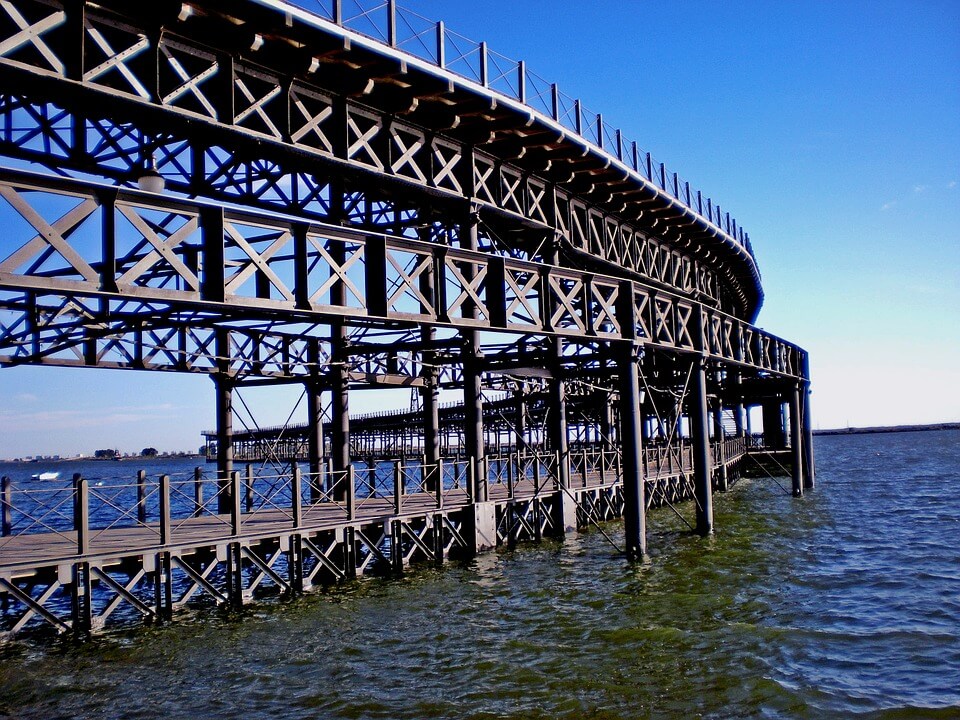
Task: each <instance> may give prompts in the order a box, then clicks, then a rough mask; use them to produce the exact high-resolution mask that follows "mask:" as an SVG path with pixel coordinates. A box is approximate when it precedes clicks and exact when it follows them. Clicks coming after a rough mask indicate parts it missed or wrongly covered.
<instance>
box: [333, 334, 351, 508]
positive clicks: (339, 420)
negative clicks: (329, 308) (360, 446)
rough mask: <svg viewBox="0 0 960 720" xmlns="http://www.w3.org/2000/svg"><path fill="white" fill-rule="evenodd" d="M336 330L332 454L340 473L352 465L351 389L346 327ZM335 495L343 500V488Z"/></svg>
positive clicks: (334, 466)
mask: <svg viewBox="0 0 960 720" xmlns="http://www.w3.org/2000/svg"><path fill="white" fill-rule="evenodd" d="M335 330H336V334H335V336H334V343H333V347H334V357H335V359H336V366H335V367H334V368H333V372H332V374H333V388H332V394H333V397H332V414H333V443H332V447H331V448H330V456H331V458H332V460H333V470H334V472H336V473H337V474H340V473H343V472H345V471H346V470H347V468H349V467H350V390H349V376H348V373H347V368H346V362H347V355H346V342H347V340H346V329H345V328H344V327H339V328H335ZM333 496H334V498H335V499H337V500H342V499H343V489H341V488H334V490H333Z"/></svg>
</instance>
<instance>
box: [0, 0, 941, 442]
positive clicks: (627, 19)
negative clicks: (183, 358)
mask: <svg viewBox="0 0 960 720" xmlns="http://www.w3.org/2000/svg"><path fill="white" fill-rule="evenodd" d="M301 4H304V5H308V4H309V3H308V0H303V2H302V3H301ZM402 4H403V5H405V6H406V7H408V8H410V9H412V10H414V11H416V12H418V13H420V14H421V15H424V16H426V17H429V18H431V19H443V20H445V21H446V23H447V25H448V27H450V28H451V29H453V30H456V31H457V32H459V33H461V34H463V35H466V36H468V37H471V38H473V39H476V40H486V41H487V42H488V43H489V45H490V47H491V48H492V49H493V50H496V51H497V52H499V53H501V54H503V55H506V56H508V57H511V58H516V59H523V60H526V61H527V64H528V66H529V67H530V68H531V69H532V70H533V71H534V72H536V73H537V74H538V75H540V76H542V77H544V78H546V79H548V80H551V81H555V82H557V83H559V85H560V88H561V90H562V91H564V92H565V93H567V94H569V95H572V96H575V97H580V98H581V100H582V101H583V103H584V104H585V105H586V106H587V107H588V108H589V109H590V110H593V111H599V112H602V113H603V115H604V117H605V119H607V120H608V121H610V122H612V123H614V124H615V125H617V126H619V127H621V128H622V129H623V131H624V134H625V136H627V137H629V138H632V139H636V140H637V141H638V143H639V144H640V145H641V146H642V147H643V148H644V149H645V150H649V151H651V152H652V153H653V154H654V155H655V156H656V157H657V158H658V159H659V160H662V161H664V162H666V163H667V165H668V167H670V168H672V169H674V170H677V171H678V172H680V174H681V175H682V176H684V177H685V178H687V179H689V180H690V181H691V184H693V185H695V186H696V187H699V188H701V189H702V190H703V191H704V192H705V193H706V194H708V195H710V196H712V197H713V198H714V199H716V200H717V201H719V202H720V203H721V205H722V206H723V207H724V209H728V210H729V211H730V212H731V213H732V214H733V215H734V216H735V217H736V218H737V219H738V221H739V222H740V223H741V224H742V225H743V227H744V228H745V229H746V231H747V232H749V234H750V237H751V240H752V242H753V246H754V249H755V251H756V254H757V258H758V262H759V266H760V270H761V273H762V275H763V284H764V289H765V292H766V302H765V305H764V309H763V310H762V312H761V314H760V317H759V319H758V325H760V326H762V327H764V328H765V329H767V330H769V331H771V332H773V333H775V334H778V335H781V336H782V337H785V338H787V339H789V340H791V341H794V342H797V343H798V344H800V345H802V346H803V347H805V348H807V349H808V350H809V351H810V352H811V358H812V373H813V382H814V396H813V410H814V414H815V424H816V425H818V426H820V427H837V426H845V425H848V424H849V425H861V426H862V425H889V424H897V423H921V422H940V421H950V420H953V421H955V420H960V230H958V218H960V3H957V2H952V1H951V2H926V1H919V0H915V1H913V2H869V3H867V2H844V3H826V2H823V3H820V2H803V3H799V2H798V3H769V2H724V3H716V2H702V3H701V2H676V3H674V2H670V3H668V2H656V3H653V2H642V3H641V2H617V3H614V2H604V1H599V2H597V1H595V2H590V3H584V2H577V3H572V2H571V3H560V2H550V1H547V0H526V1H524V0H512V1H511V2H501V1H499V0H486V1H485V2H482V3H477V2H442V1H441V0H404V2H403V3H402ZM297 394H298V393H297V392H295V391H290V390H287V391H285V392H282V393H280V394H279V396H278V397H279V399H278V400H276V401H274V400H271V399H268V398H267V397H266V396H265V395H263V394H262V393H260V397H258V398H257V400H258V403H257V406H258V407H261V408H262V410H260V411H259V412H262V415H260V417H259V418H258V419H259V420H261V422H264V423H273V422H282V421H283V420H284V419H285V417H286V415H287V414H288V413H289V411H290V409H291V408H292V406H293V405H294V404H295V402H296V400H297ZM369 397H371V396H370V395H369V394H367V395H366V397H364V398H362V399H358V401H357V403H355V404H354V407H357V406H359V407H363V405H364V403H368V402H369V400H368V399H367V398H369ZM406 397H407V396H406V395H402V396H397V397H396V400H397V403H398V404H399V405H403V404H405V403H406ZM212 425H213V387H212V383H211V382H210V381H209V380H208V379H206V378H195V377H187V378H185V377H177V376H172V375H162V376H158V375H157V374H147V373H120V372H114V373H109V372H100V371H90V370H53V369H47V368H16V369H4V370H0V429H2V433H0V457H6V456H15V455H23V454H32V453H52V452H80V451H82V452H90V451H91V450H93V449H95V448H96V447H106V446H117V447H119V448H120V449H121V450H139V449H140V448H141V447H143V446H145V445H155V446H157V447H160V448H161V449H177V448H189V447H195V446H196V445H197V444H198V440H199V431H200V430H201V429H203V428H209V427H212Z"/></svg>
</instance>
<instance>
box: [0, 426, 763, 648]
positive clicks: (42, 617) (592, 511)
mask: <svg viewBox="0 0 960 720" xmlns="http://www.w3.org/2000/svg"><path fill="white" fill-rule="evenodd" d="M718 450H719V448H718ZM745 451H746V449H745V445H744V443H743V442H732V441H728V442H727V447H725V450H724V452H725V453H726V454H725V456H724V461H723V463H720V462H718V463H717V464H716V466H715V471H716V472H715V475H716V478H717V482H718V483H719V482H720V479H721V476H726V471H727V470H729V469H730V468H733V467H735V466H736V465H737V464H738V463H739V462H740V460H741V458H742V457H743V453H745ZM718 457H719V452H718ZM650 458H651V462H654V461H656V460H657V459H658V458H657V457H656V456H655V454H654V453H651V456H650ZM663 459H665V456H664V455H663V454H662V453H661V454H660V455H659V460H661V461H662V460H663ZM673 460H674V461H675V462H674V461H671V462H670V463H668V464H666V465H664V464H663V463H662V462H658V463H657V465H658V466H659V467H657V466H651V467H649V468H648V473H647V477H646V490H647V500H646V502H647V505H648V506H649V505H655V504H663V503H664V502H670V503H673V502H678V501H681V500H683V499H686V498H688V497H691V496H692V494H693V488H692V483H691V482H690V481H689V480H688V476H689V474H690V472H691V470H692V466H691V463H692V459H691V458H690V457H689V453H688V454H687V455H684V454H683V453H682V452H681V453H680V454H678V455H677V456H676V457H675V458H674V459H673ZM451 470H452V472H451ZM506 470H507V469H506V468H505V466H503V465H501V466H500V468H499V471H498V472H491V473H489V475H488V477H489V479H490V480H491V482H489V484H488V486H487V488H486V497H485V498H484V499H483V500H479V499H475V498H473V497H471V495H470V494H469V493H468V492H467V489H466V488H467V487H471V486H472V485H470V484H463V485H461V484H460V482H459V480H457V479H456V478H457V477H458V473H459V474H460V476H461V477H462V476H463V475H464V474H465V473H463V472H462V468H460V469H458V468H452V469H450V468H448V472H447V475H446V476H445V478H446V479H445V487H444V489H443V491H442V492H440V493H438V492H437V491H436V490H435V489H434V490H432V491H429V492H428V491H425V490H424V489H423V488H422V487H419V488H418V489H417V490H418V491H414V492H402V493H401V494H400V495H399V497H398V496H397V495H396V494H386V493H383V492H380V490H382V488H378V487H377V486H376V484H375V483H374V484H366V483H364V482H362V481H361V480H360V479H359V478H354V482H355V490H356V489H359V490H360V492H361V496H355V497H353V498H352V499H349V500H348V499H346V498H340V499H334V497H333V495H332V493H323V492H321V493H320V498H319V501H317V502H310V501H307V502H303V501H302V498H303V497H304V495H306V494H308V493H309V492H310V488H309V485H303V486H302V487H301V485H300V481H301V480H302V478H300V475H299V472H296V473H294V474H291V475H290V476H289V481H290V483H291V486H292V487H296V488H298V489H299V490H300V492H297V493H296V497H297V498H301V501H300V502H297V501H294V500H293V497H294V495H291V494H289V493H287V494H286V495H285V496H284V498H285V500H286V501H287V504H286V505H280V504H278V503H277V502H276V498H277V495H274V496H273V498H272V499H271V498H270V497H267V496H262V499H264V500H265V502H263V503H262V505H261V506H259V507H255V508H254V509H252V510H251V511H249V512H246V511H244V507H243V504H242V503H241V502H240V501H239V499H240V496H241V493H242V488H243V486H242V485H241V484H240V481H239V473H237V474H235V476H234V478H232V481H233V486H232V488H229V486H226V487H227V488H228V489H229V490H230V491H231V492H236V496H237V498H238V501H237V502H236V503H234V504H232V505H231V507H230V508H229V511H228V512H217V511H215V508H214V505H215V503H216V500H217V498H216V497H214V498H208V499H207V502H206V503H205V504H204V505H202V506H198V507H197V508H195V509H193V511H192V512H190V509H189V508H185V507H183V506H181V507H179V508H175V509H174V510H173V511H171V510H170V502H169V495H170V492H171V486H170V482H169V478H167V479H161V480H160V482H159V485H158V487H157V488H156V489H155V490H153V491H152V492H159V493H165V494H166V496H167V498H166V499H165V500H161V501H160V502H159V507H160V509H161V517H155V518H151V519H150V520H149V521H147V520H143V521H139V520H137V519H136V517H137V516H136V513H135V512H134V511H133V510H132V509H131V508H128V507H117V508H115V510H116V517H114V518H112V519H110V518H106V519H104V517H103V515H102V513H101V514H100V515H97V512H96V511H95V512H94V516H95V517H100V518H101V519H100V521H99V522H94V523H91V521H90V513H89V510H90V506H91V494H90V488H86V487H84V486H83V481H82V479H78V481H77V482H79V484H77V482H75V497H73V498H70V499H69V501H68V500H66V499H64V498H63V497H61V498H59V499H58V500H57V503H59V505H60V506H63V505H64V504H67V503H68V502H69V503H70V504H72V510H73V512H74V514H75V517H74V520H75V523H74V524H75V526H76V527H74V528H72V529H47V530H46V531H44V532H36V531H35V530H36V529H38V528H39V527H40V525H37V524H32V525H28V526H27V527H29V528H31V529H32V530H34V531H30V532H24V531H18V525H17V523H16V519H17V516H16V513H17V512H19V511H20V510H18V508H17V494H15V493H14V494H12V496H11V494H10V492H9V489H8V491H7V493H6V496H5V497H6V499H5V517H6V519H7V521H8V523H9V520H10V515H11V511H12V514H13V520H14V522H13V523H12V525H11V526H10V527H7V534H6V536H4V537H0V595H2V596H4V597H6V598H7V599H8V600H10V599H13V600H15V601H18V602H17V603H14V605H15V606H17V607H18V608H19V610H17V611H15V612H13V614H11V613H10V612H4V614H3V615H2V616H0V618H2V619H3V621H4V622H3V624H4V625H5V627H3V629H2V631H0V632H2V634H0V637H9V636H12V635H14V634H16V633H18V632H21V631H22V630H23V629H24V628H27V627H36V626H43V625H47V626H52V627H53V628H55V629H57V630H58V631H65V630H67V629H86V630H92V629H99V628H101V627H104V626H105V625H106V623H107V619H108V618H109V617H111V616H113V615H114V614H115V611H116V610H117V609H118V608H120V607H123V606H126V608H127V610H128V613H127V615H129V612H134V614H139V615H140V616H143V617H145V618H147V619H158V618H165V617H170V616H172V614H173V612H174V611H175V610H177V609H179V608H181V607H183V606H184V605H186V604H187V603H188V602H195V601H196V600H197V598H198V597H199V596H202V595H206V596H207V597H208V598H209V599H211V600H212V601H213V602H214V603H215V604H217V605H240V604H243V603H245V602H249V601H251V600H253V599H254V597H255V594H256V592H255V591H257V592H259V591H262V589H263V586H265V585H271V584H272V585H274V586H276V588H275V589H276V590H278V591H279V592H281V593H296V592H304V591H307V590H309V589H310V588H311V587H313V586H314V585H316V584H317V583H321V582H329V581H339V580H343V579H346V578H349V577H353V576H356V575H358V574H363V573H365V572H370V571H374V570H378V569H379V570H380V571H383V570H384V569H386V570H388V571H402V569H403V568H404V567H405V566H407V565H409V564H411V563H413V562H417V561H418V560H420V561H423V560H426V561H431V562H438V563H439V562H443V561H444V560H445V559H446V558H448V557H450V556H452V555H456V554H460V555H463V556H468V555H470V554H472V553H475V552H478V551H480V550H483V549H489V548H492V547H495V546H497V545H502V544H510V543H514V542H518V541H523V540H531V539H533V540H536V539H540V538H541V537H545V536H549V535H562V534H563V533H564V532H565V531H566V530H569V529H573V528H577V527H584V526H587V525H589V524H592V523H597V522H602V521H606V520H612V519H616V518H618V517H620V515H621V514H622V510H623V498H622V482H621V476H620V474H619V465H618V458H617V456H616V454H615V453H608V454H603V453H599V454H597V455H595V456H591V458H590V459H589V462H588V460H587V456H586V454H584V455H583V456H581V461H580V462H579V463H576V462H575V463H574V464H573V466H572V467H571V468H570V469H569V470H568V477H569V478H570V479H569V484H568V485H567V486H566V487H562V486H561V485H560V484H559V482H558V478H557V472H556V467H551V465H550V463H549V462H545V463H544V464H543V465H541V466H540V467H538V468H536V470H535V472H534V473H533V476H531V475H530V474H529V470H530V468H529V467H527V468H525V470H524V473H523V474H519V475H520V476H519V477H518V478H515V477H513V475H512V474H511V473H508V472H507V471H506ZM541 472H542V474H541ZM393 474H394V477H395V478H398V479H399V478H401V477H403V474H402V472H398V471H397V468H394V473H393ZM451 478H453V479H451ZM206 482H207V483H208V484H210V483H212V482H214V481H212V480H210V479H207V480H206ZM261 482H263V481H261ZM272 482H273V483H276V479H273V480H272ZM307 482H309V478H307ZM395 482H399V480H395ZM371 483H373V480H372V479H371ZM184 484H185V483H184ZM271 487H274V488H275V485H271ZM121 489H122V488H121ZM224 489H225V486H221V492H223V491H224ZM371 490H373V491H374V492H373V493H372V494H369V495H367V496H362V494H363V493H365V492H366V493H369V492H370V491H371ZM58 491H59V492H66V489H64V488H60V489H59V490H49V491H47V492H48V493H54V492H58ZM173 494H174V495H178V494H179V495H181V496H182V495H184V493H183V492H182V488H181V489H180V490H177V489H176V488H175V489H174V491H173ZM92 497H93V503H92V504H93V505H94V506H96V505H97V504H98V503H99V504H100V505H103V504H107V505H109V504H111V503H114V504H115V503H116V502H117V500H116V497H117V496H116V495H111V494H110V492H109V488H108V489H106V490H105V489H104V488H100V487H98V488H95V489H94V492H93V494H92ZM141 497H142V496H141ZM83 504H85V505H86V508H85V510H82V509H81V505H83ZM351 506H352V507H351ZM164 508H166V509H164ZM101 510H102V508H101ZM44 511H46V512H49V508H47V509H46V510H44V509H43V508H42V507H41V509H40V510H39V511H38V512H44ZM194 515H198V516H194ZM141 517H142V515H141ZM48 527H50V525H49V523H48ZM11 530H12V532H11ZM258 588H259V590H258ZM119 615H123V613H119ZM128 619H129V618H128Z"/></svg>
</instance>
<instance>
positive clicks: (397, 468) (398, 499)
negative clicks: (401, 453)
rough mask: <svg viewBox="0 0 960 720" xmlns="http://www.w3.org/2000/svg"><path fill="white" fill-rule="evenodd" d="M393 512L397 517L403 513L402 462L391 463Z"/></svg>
mask: <svg viewBox="0 0 960 720" xmlns="http://www.w3.org/2000/svg"><path fill="white" fill-rule="evenodd" d="M393 512H394V514H395V515H399V514H400V513H401V512H403V462H402V461H401V460H395V461H394V462H393Z"/></svg>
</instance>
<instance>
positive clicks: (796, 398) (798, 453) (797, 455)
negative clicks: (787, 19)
mask: <svg viewBox="0 0 960 720" xmlns="http://www.w3.org/2000/svg"><path fill="white" fill-rule="evenodd" d="M802 428H803V424H802V423H801V421H800V383H796V384H795V385H794V386H793V392H792V393H791V394H790V456H791V460H792V465H793V472H792V480H793V496H794V497H801V496H803V429H802Z"/></svg>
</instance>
